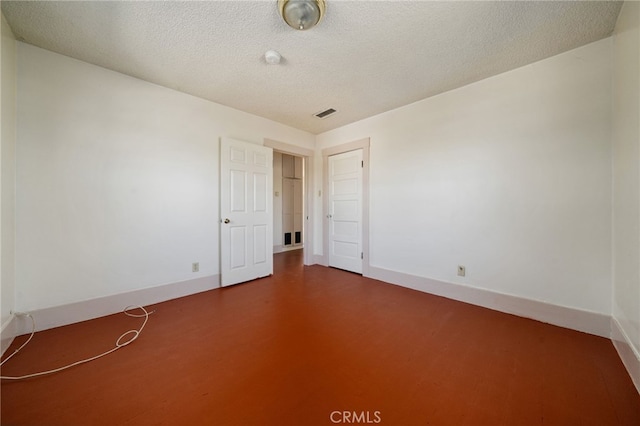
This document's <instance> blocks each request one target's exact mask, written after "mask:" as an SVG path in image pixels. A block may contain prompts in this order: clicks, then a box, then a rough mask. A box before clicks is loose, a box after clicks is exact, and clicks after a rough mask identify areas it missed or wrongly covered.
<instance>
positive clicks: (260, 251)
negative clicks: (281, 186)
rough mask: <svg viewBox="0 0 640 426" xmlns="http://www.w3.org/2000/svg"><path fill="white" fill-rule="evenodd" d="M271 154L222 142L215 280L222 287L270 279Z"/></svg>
mask: <svg viewBox="0 0 640 426" xmlns="http://www.w3.org/2000/svg"><path fill="white" fill-rule="evenodd" d="M272 189H273V150H272V149H271V148H266V147H264V146H260V145H254V144H250V143H247V142H241V141H237V140H233V139H228V138H222V141H221V143H220V274H221V285H222V286H223V287H224V286H228V285H231V284H237V283H241V282H245V281H249V280H253V279H256V278H260V277H264V276H267V275H271V274H273V199H272V197H271V195H272V192H273V191H272Z"/></svg>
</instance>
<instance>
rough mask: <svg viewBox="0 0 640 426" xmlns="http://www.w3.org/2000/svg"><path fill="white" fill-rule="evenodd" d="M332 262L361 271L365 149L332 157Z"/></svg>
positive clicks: (330, 264) (330, 231) (330, 176)
mask: <svg viewBox="0 0 640 426" xmlns="http://www.w3.org/2000/svg"><path fill="white" fill-rule="evenodd" d="M328 172H329V176H328V177H329V214H328V216H327V219H328V220H329V266H333V267H336V268H340V269H345V270H347V271H351V272H357V273H359V274H361V273H362V257H363V255H362V149H358V150H355V151H349V152H345V153H342V154H336V155H332V156H330V157H329V170H328Z"/></svg>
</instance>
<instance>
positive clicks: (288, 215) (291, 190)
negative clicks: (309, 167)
mask: <svg viewBox="0 0 640 426" xmlns="http://www.w3.org/2000/svg"><path fill="white" fill-rule="evenodd" d="M303 184H304V160H303V158H302V157H299V156H296V155H291V154H285V153H281V152H278V151H274V153H273V229H274V232H273V253H274V254H275V253H281V252H284V251H289V250H300V249H302V248H304V241H303V240H304V233H303V229H302V228H303V226H302V225H303V217H304V190H303V189H304V185H303Z"/></svg>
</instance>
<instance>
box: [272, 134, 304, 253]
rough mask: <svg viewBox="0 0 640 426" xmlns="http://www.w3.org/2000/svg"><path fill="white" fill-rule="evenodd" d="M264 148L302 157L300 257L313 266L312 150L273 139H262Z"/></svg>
mask: <svg viewBox="0 0 640 426" xmlns="http://www.w3.org/2000/svg"><path fill="white" fill-rule="evenodd" d="M264 146H266V147H268V148H272V149H275V150H276V151H279V152H283V153H285V154H290V155H296V156H298V157H302V160H303V161H304V192H305V194H304V216H305V219H306V220H303V221H302V235H304V241H303V248H302V257H303V263H304V264H305V265H313V264H315V263H316V262H314V259H313V228H312V226H311V224H312V223H313V155H314V152H313V150H312V149H307V148H303V147H300V146H297V145H291V144H288V143H285V142H279V141H276V140H273V139H267V138H265V139H264Z"/></svg>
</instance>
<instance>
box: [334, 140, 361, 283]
mask: <svg viewBox="0 0 640 426" xmlns="http://www.w3.org/2000/svg"><path fill="white" fill-rule="evenodd" d="M369 145H370V138H364V139H359V140H357V141H353V142H348V143H344V144H341V145H337V146H332V147H330V148H325V149H323V150H322V176H323V178H322V193H323V195H322V243H323V244H322V252H323V253H324V254H323V256H322V265H323V266H329V219H328V217H327V215H328V214H329V195H328V194H329V157H331V156H332V155H336V154H342V153H344V152H349V151H355V150H358V149H362V161H363V162H364V164H363V167H362V276H363V277H369V276H370V275H369Z"/></svg>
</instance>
